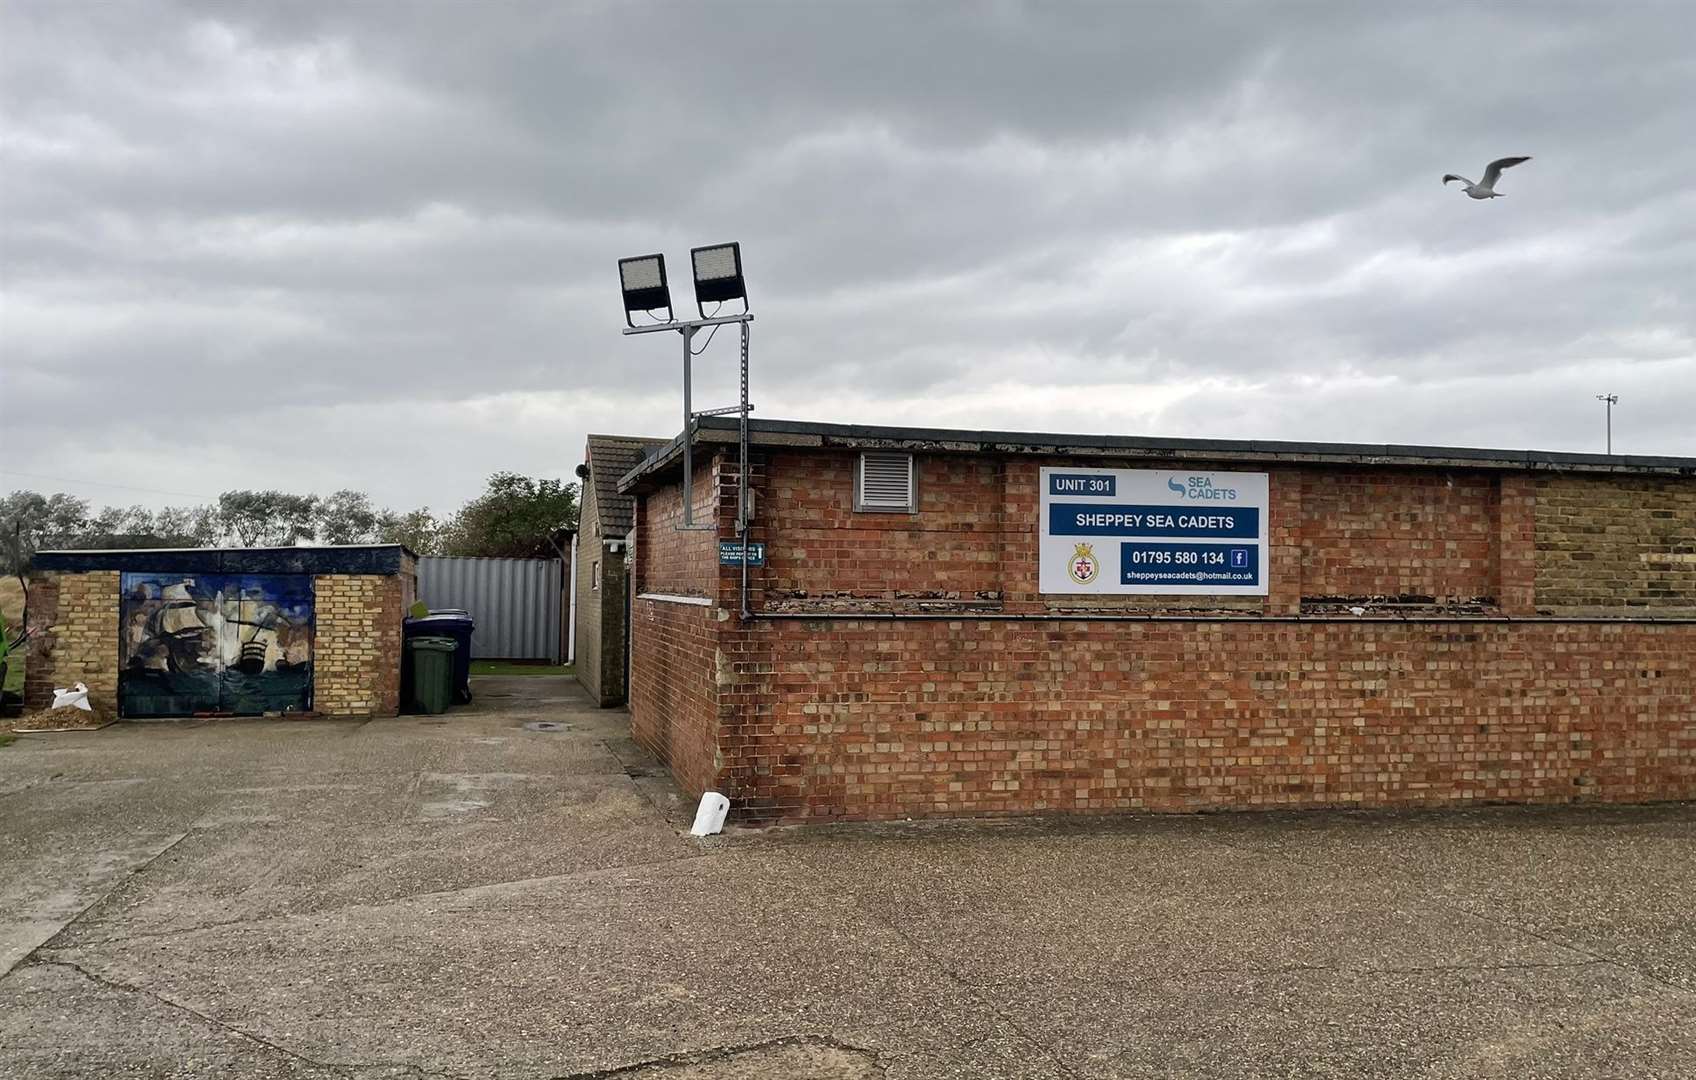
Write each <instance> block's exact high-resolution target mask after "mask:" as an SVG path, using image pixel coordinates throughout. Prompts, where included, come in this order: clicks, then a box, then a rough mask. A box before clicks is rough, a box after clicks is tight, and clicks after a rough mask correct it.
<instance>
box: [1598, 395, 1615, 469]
mask: <svg viewBox="0 0 1696 1080" xmlns="http://www.w3.org/2000/svg"><path fill="white" fill-rule="evenodd" d="M1596 400H1597V401H1605V402H1607V405H1608V453H1609V454H1610V455H1611V454H1612V453H1613V452H1614V406H1615V405H1618V404H1619V395H1618V394H1597V395H1596Z"/></svg>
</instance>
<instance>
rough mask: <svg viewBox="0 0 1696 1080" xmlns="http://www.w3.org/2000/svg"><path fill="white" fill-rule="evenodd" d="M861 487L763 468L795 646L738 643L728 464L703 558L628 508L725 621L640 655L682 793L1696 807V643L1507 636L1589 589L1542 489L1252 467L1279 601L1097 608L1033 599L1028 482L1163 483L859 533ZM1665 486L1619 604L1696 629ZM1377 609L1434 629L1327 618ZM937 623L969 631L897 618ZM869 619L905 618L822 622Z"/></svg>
mask: <svg viewBox="0 0 1696 1080" xmlns="http://www.w3.org/2000/svg"><path fill="white" fill-rule="evenodd" d="M856 459H857V454H856V453H855V452H852V451H834V452H833V451H823V452H818V451H815V452H806V451H788V450H780V451H768V452H767V454H758V453H757V454H756V456H755V459H754V465H755V468H754V471H753V475H754V478H755V486H756V489H757V498H756V501H755V506H756V512H755V516H754V518H753V522H752V532H751V538H752V539H753V540H756V541H765V542H766V543H767V544H768V545H769V550H768V562H769V565H768V566H767V567H765V568H758V569H754V570H752V571H751V573H750V575H749V577H750V583H751V585H752V591H751V607H752V609H753V610H754V611H755V612H757V613H761V612H763V613H766V614H768V615H770V614H781V615H784V617H783V618H777V619H756V620H753V621H750V622H746V623H744V622H742V621H740V620H739V619H738V618H737V608H738V603H737V586H738V584H739V573H738V572H737V571H736V570H735V569H734V568H726V567H718V566H717V556H716V551H715V546H716V543H717V540H718V538H719V537H723V538H724V539H730V538H732V537H733V536H734V528H733V523H734V508H735V498H734V493H735V468H734V461H733V459H732V458H731V457H729V456H727V455H722V454H721V455H720V456H719V458H718V459H717V461H716V463H715V464H713V465H711V466H704V467H703V469H702V470H701V471H698V473H697V477H698V479H699V480H700V487H699V489H698V492H697V500H698V502H697V506H698V513H697V516H698V519H699V520H701V521H711V520H715V519H716V520H717V522H718V526H719V528H718V534H717V535H716V536H714V535H712V534H708V533H678V532H676V531H675V529H674V528H673V526H674V524H675V522H676V520H677V518H678V495H677V489H676V488H675V487H671V488H667V489H662V490H660V491H659V492H657V493H655V494H653V495H650V496H648V497H647V499H646V500H644V501H643V502H641V503H639V504H638V529H639V534H640V538H639V541H638V544H639V546H638V553H637V558H638V573H639V574H640V575H642V579H641V588H642V589H643V590H644V591H650V592H670V593H678V594H684V595H694V596H705V597H711V598H713V600H714V606H713V607H711V608H706V607H695V606H687V605H675V604H671V605H666V604H661V603H658V602H651V601H650V602H643V601H638V604H637V617H636V620H635V628H634V633H635V643H636V662H635V668H636V671H635V674H634V676H633V683H634V684H635V685H634V686H633V692H632V700H631V712H632V723H633V726H634V727H635V729H636V732H637V738H638V739H639V740H641V741H642V742H643V744H644V745H646V746H648V747H649V748H650V749H652V750H653V751H654V752H655V753H657V754H659V755H660V756H661V757H662V758H664V759H665V760H667V761H668V762H670V763H671V764H672V766H673V768H674V770H675V772H676V773H677V776H678V779H679V781H680V783H681V784H682V785H683V786H684V787H685V788H686V789H688V790H690V791H691V792H699V791H700V790H703V789H705V788H708V787H716V788H717V789H718V790H721V791H725V792H726V793H728V794H731V795H732V796H733V797H734V798H735V799H736V801H737V804H738V807H739V808H740V810H741V812H743V813H745V814H748V815H749V816H751V817H755V818H764V819H816V818H822V817H840V816H847V817H905V816H922V815H937V814H962V813H1014V812H1019V813H1023V812H1043V811H1059V810H1064V811H1103V810H1116V809H1136V808H1143V809H1157V810H1187V809H1198V808H1227V807H1244V806H1268V805H1283V806H1324V805H1371V806H1386V805H1434V804H1452V803H1467V802H1479V801H1513V802H1536V801H1545V802H1547V801H1564V800H1570V799H1597V800H1620V801H1625V800H1651V799H1675V798H1686V799H1687V798H1696V670H1693V660H1692V657H1693V656H1696V625H1693V624H1688V623H1685V624H1679V623H1662V624H1649V623H1644V622H1627V621H1623V620H1622V621H1620V622H1617V623H1611V624H1610V623H1596V622H1578V621H1569V622H1559V621H1541V622H1538V621H1533V622H1505V621H1501V620H1500V618H1499V616H1504V615H1505V616H1513V617H1522V616H1531V617H1534V616H1536V615H1537V613H1538V612H1539V611H1540V610H1543V609H1542V608H1541V607H1540V606H1539V604H1538V601H1539V599H1540V592H1541V590H1542V588H1543V583H1544V582H1545V581H1546V580H1552V579H1553V578H1554V576H1555V575H1556V574H1557V573H1559V574H1569V573H1571V572H1572V571H1571V570H1570V569H1569V568H1570V567H1572V566H1576V565H1578V564H1579V563H1581V562H1583V560H1582V559H1578V558H1575V557H1570V556H1568V555H1567V554H1566V552H1567V551H1568V550H1569V548H1565V547H1560V548H1557V547H1554V546H1552V545H1551V543H1550V540H1551V533H1550V529H1551V524H1550V523H1551V522H1552V523H1554V525H1556V526H1563V527H1564V525H1565V523H1566V522H1567V520H1568V518H1569V517H1571V516H1572V515H1571V514H1570V513H1569V512H1568V511H1566V510H1565V509H1559V510H1553V511H1545V510H1540V508H1539V503H1538V499H1539V496H1540V492H1541V491H1542V490H1544V489H1547V488H1548V487H1549V484H1548V482H1547V481H1546V480H1539V479H1538V478H1534V477H1532V476H1531V475H1529V474H1514V473H1496V472H1484V471H1478V472H1443V471H1431V472H1422V471H1419V470H1412V469H1389V468H1384V469H1369V468H1336V467H1320V466H1312V467H1308V466H1291V467H1284V468H1278V469H1271V470H1269V471H1270V472H1271V474H1272V475H1271V498H1272V508H1271V522H1270V539H1271V548H1272V550H1271V585H1270V588H1271V592H1270V595H1269V596H1267V597H1265V598H1259V597H1248V598H1217V597H1118V598H1100V599H1095V600H1089V599H1086V598H1076V597H1062V596H1042V595H1040V594H1039V593H1038V591H1037V565H1036V562H1037V531H1036V522H1037V506H1038V480H1039V472H1038V470H1039V469H1040V467H1041V466H1043V465H1058V466H1065V465H1099V466H1113V465H1129V466H1132V467H1146V468H1157V467H1159V466H1160V463H1158V462H1115V461H1107V460H1102V459H1073V460H1067V459H1047V458H1043V459H1038V458H1023V459H1019V458H1002V459H997V458H995V457H993V456H950V455H939V454H921V455H919V457H918V459H917V461H918V469H919V496H920V512H919V513H918V514H917V515H888V514H859V513H855V512H854V510H853V471H852V470H853V467H854V463H855V461H856ZM1186 467H1191V466H1186ZM1193 467H1194V468H1201V467H1202V466H1200V465H1195V466H1193ZM1221 467H1228V466H1221ZM709 475H710V478H711V479H710V480H709V479H708V476H709ZM1599 482H1605V480H1604V481H1599ZM1680 483H1682V484H1683V486H1682V487H1679V486H1678V485H1679V484H1680ZM1667 484H1668V485H1671V487H1670V488H1665V490H1671V491H1673V492H1674V493H1675V494H1676V496H1677V498H1674V499H1671V501H1665V500H1663V501H1665V505H1664V506H1663V505H1662V504H1661V503H1660V502H1656V501H1655V499H1653V498H1651V499H1649V500H1648V502H1646V503H1645V504H1644V505H1643V506H1640V507H1637V508H1636V510H1635V511H1633V512H1634V513H1637V514H1638V516H1639V517H1641V518H1642V520H1643V522H1644V524H1643V525H1642V527H1641V528H1638V529H1636V531H1635V532H1633V533H1632V534H1631V540H1630V542H1631V544H1634V545H1636V546H1635V547H1632V548H1631V550H1630V553H1629V554H1630V557H1631V559H1636V560H1638V561H1642V555H1641V551H1642V550H1647V548H1645V546H1644V545H1649V547H1653V548H1654V552H1652V554H1654V555H1655V557H1656V558H1661V559H1662V560H1663V561H1665V562H1667V563H1668V565H1670V566H1672V567H1674V570H1673V571H1664V570H1662V569H1660V568H1659V565H1660V564H1659V563H1657V564H1655V566H1654V567H1651V571H1652V572H1650V571H1646V572H1644V573H1643V574H1640V575H1638V577H1637V578H1633V579H1631V580H1632V581H1633V582H1640V583H1641V590H1640V591H1641V592H1643V594H1644V595H1651V594H1650V593H1649V590H1651V589H1655V590H1666V589H1669V588H1670V589H1672V591H1673V592H1675V593H1678V596H1675V597H1673V599H1672V600H1671V601H1665V603H1667V604H1668V605H1669V606H1672V605H1673V603H1674V602H1675V601H1678V600H1679V598H1680V597H1682V602H1683V603H1686V604H1692V605H1696V595H1687V594H1689V593H1691V592H1692V590H1691V589H1690V588H1689V587H1687V586H1685V585H1684V584H1683V581H1684V579H1683V578H1679V577H1676V576H1675V575H1676V574H1678V573H1681V572H1682V567H1683V566H1684V564H1685V562H1687V561H1689V560H1688V559H1687V557H1686V556H1684V555H1683V554H1681V553H1682V552H1683V551H1684V548H1682V547H1679V546H1678V545H1677V544H1673V545H1672V546H1670V547H1668V546H1667V545H1666V544H1665V543H1663V542H1662V540H1663V534H1665V535H1666V536H1671V535H1673V532H1677V531H1678V530H1677V529H1673V532H1668V529H1669V528H1671V526H1668V525H1666V523H1665V516H1664V511H1665V510H1666V509H1667V508H1668V507H1670V508H1671V510H1672V513H1673V514H1674V516H1675V517H1676V518H1677V520H1678V521H1679V522H1682V523H1683V525H1682V526H1681V527H1682V528H1683V533H1682V534H1681V535H1684V536H1686V537H1688V536H1690V535H1696V521H1692V520H1690V519H1689V514H1688V513H1687V512H1686V511H1685V509H1684V508H1685V505H1686V504H1685V503H1684V502H1682V501H1680V500H1683V499H1685V497H1686V494H1687V492H1688V489H1689V488H1690V486H1691V485H1690V484H1689V482H1688V481H1682V482H1679V481H1667ZM1663 487H1664V486H1663ZM1663 487H1656V488H1655V492H1659V493H1663V494H1664V491H1663ZM1634 490H1635V489H1634ZM1652 494H1653V492H1652ZM1657 497H1658V496H1657ZM1616 501H1618V500H1616ZM1637 501H1639V502H1641V501H1643V500H1641V499H1639V500H1637ZM1611 512H1613V513H1615V514H1616V515H1617V514H1619V513H1625V512H1626V511H1625V509H1622V508H1616V509H1615V510H1614V511H1611ZM1657 515H1660V516H1657ZM1680 515H1682V516H1680ZM1580 525H1583V526H1584V527H1586V528H1587V527H1588V525H1587V523H1584V522H1580ZM1561 535H1563V536H1564V535H1566V534H1561ZM1645 537H1647V539H1645ZM1656 545H1660V546H1659V547H1656ZM1663 548H1664V549H1665V553H1664V554H1663V553H1662V549H1663ZM1551 551H1554V552H1555V553H1556V554H1555V555H1551V554H1550V552H1551ZM1557 558H1558V559H1559V560H1561V561H1559V562H1556V561H1555V560H1556V559H1557ZM1601 561H1602V562H1604V563H1605V564H1606V565H1608V566H1610V567H1616V566H1627V565H1632V564H1631V563H1630V560H1627V559H1625V558H1624V557H1623V556H1621V557H1620V558H1613V559H1612V560H1611V561H1609V558H1608V557H1605V556H1604V557H1603V558H1602V560H1601ZM1551 567H1554V569H1551ZM1657 575H1658V576H1657ZM1668 582H1672V585H1670V586H1669V585H1668V584H1667V583H1668ZM1602 592H1604V593H1605V592H1606V590H1605V589H1604V590H1602ZM1598 595H1600V594H1598ZM1634 595H1635V594H1634ZM1652 595H1654V596H1655V597H1657V598H1658V597H1659V596H1660V595H1661V594H1660V593H1654V594H1652ZM1382 596H1390V597H1397V598H1400V599H1403V600H1407V599H1408V598H1410V597H1431V598H1432V599H1433V601H1434V602H1433V603H1431V604H1428V605H1423V606H1422V605H1418V604H1413V605H1410V606H1405V607H1403V608H1401V609H1399V615H1398V617H1397V618H1396V619H1395V620H1394V621H1390V620H1374V619H1372V618H1368V619H1364V620H1362V619H1356V618H1354V617H1353V616H1351V615H1346V614H1345V615H1342V617H1341V620H1340V621H1338V619H1336V618H1335V616H1337V615H1338V613H1341V612H1345V611H1346V608H1347V606H1348V605H1347V604H1346V603H1339V601H1338V598H1340V597H1382ZM939 610H941V611H954V612H955V613H957V614H959V615H961V616H962V617H961V618H959V619H954V620H950V619H948V618H941V619H937V618H927V619H915V618H907V617H901V616H910V615H913V614H915V613H918V612H930V613H935V612H937V611H939ZM869 613H883V614H887V615H892V616H897V617H896V618H891V619H886V620H875V619H865V618H831V619H827V618H822V617H817V616H822V615H826V614H834V615H838V616H841V615H844V614H849V615H863V614H869ZM989 613H997V614H1002V615H1011V614H1022V615H1030V616H1037V618H1036V619H1033V620H1031V621H1012V620H990V619H972V618H970V616H971V615H972V614H989ZM1079 613H1082V614H1087V615H1090V616H1092V618H1091V619H1090V620H1089V621H1082V620H1077V619H1056V618H1054V616H1057V615H1076V614H1079ZM1098 613H1099V614H1101V615H1112V614H1119V615H1125V616H1148V615H1153V616H1159V615H1166V616H1174V615H1175V616H1182V617H1183V618H1184V620H1185V621H1170V622H1151V621H1119V622H1114V621H1110V620H1108V619H1103V618H1094V617H1093V616H1095V615H1096V614H1098ZM1620 614H1622V615H1629V614H1630V611H1629V610H1625V609H1623V608H1622V610H1621V611H1620ZM1257 615H1266V616H1281V617H1284V618H1285V619H1288V618H1289V617H1292V616H1295V617H1300V618H1301V619H1302V621H1299V622H1294V621H1270V620H1266V621H1262V620H1260V619H1257V618H1255V616H1257ZM1327 615H1330V616H1332V618H1330V619H1327ZM807 616H814V617H813V618H808V617H807ZM1404 618H1405V619H1406V620H1407V621H1402V620H1403V619H1404Z"/></svg>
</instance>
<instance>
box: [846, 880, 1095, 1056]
mask: <svg viewBox="0 0 1696 1080" xmlns="http://www.w3.org/2000/svg"><path fill="white" fill-rule="evenodd" d="M853 903H854V906H855V907H857V908H859V909H860V911H861V912H863V913H864V914H865V916H866V917H867V918H869V919H871V920H872V921H874V922H878V923H881V924H883V926H884V927H885V928H886V929H887V930H889V932H890V933H892V934H894V935H895V936H896V937H898V938H900V939H901V940H902V941H903V942H905V943H906V945H907V948H909V949H911V950H912V951H913V952H914V953H915V954H917V955H919V956H922V957H924V958H925V959H926V960H929V961H930V962H931V964H932V965H933V966H934V967H935V968H936V969H937V970H938V971H940V972H942V974H943V975H945V976H947V977H948V979H949V980H950V981H952V982H953V983H954V985H956V986H958V987H959V988H960V989H962V990H964V991H965V992H966V995H967V996H968V997H970V998H971V999H972V1000H973V1001H976V1002H977V1003H978V1005H979V1007H980V1008H982V1009H983V1010H984V1011H985V1012H987V1013H989V1014H990V1015H991V1016H993V1017H995V1018H996V1019H997V1020H999V1021H1001V1023H1003V1024H1005V1025H1007V1027H1008V1029H1009V1030H1011V1031H1012V1032H1014V1033H1015V1034H1016V1035H1018V1036H1019V1038H1021V1039H1023V1040H1025V1042H1027V1043H1029V1044H1030V1045H1032V1046H1034V1047H1036V1048H1037V1050H1038V1051H1040V1052H1041V1053H1042V1054H1043V1056H1045V1057H1047V1058H1048V1060H1049V1061H1051V1062H1053V1063H1054V1067H1055V1068H1056V1069H1058V1070H1060V1072H1061V1073H1063V1074H1064V1075H1066V1076H1070V1077H1073V1078H1074V1080H1082V1077H1083V1074H1082V1073H1080V1072H1078V1071H1077V1070H1076V1069H1074V1068H1072V1067H1071V1066H1070V1065H1068V1064H1066V1062H1065V1061H1064V1060H1063V1059H1062V1058H1061V1057H1060V1055H1059V1054H1058V1053H1057V1052H1056V1051H1055V1049H1054V1048H1053V1047H1051V1046H1049V1045H1048V1044H1047V1043H1045V1042H1043V1041H1042V1040H1041V1039H1038V1038H1036V1037H1035V1036H1034V1035H1032V1034H1031V1033H1030V1032H1028V1031H1026V1030H1025V1029H1024V1028H1023V1027H1021V1026H1020V1025H1019V1023H1018V1022H1017V1021H1016V1020H1014V1019H1013V1018H1012V1017H1011V1016H1009V1015H1008V1014H1007V1012H1006V1010H1004V1009H1003V1008H1002V1007H1001V1006H1000V1005H999V1004H997V1003H996V1002H995V1001H994V1000H993V999H992V998H989V997H987V996H985V995H984V994H983V993H981V992H980V991H979V990H978V988H977V987H976V986H974V985H973V984H972V983H971V982H970V981H968V980H967V979H966V977H965V976H964V975H962V974H961V973H960V972H958V971H955V970H954V969H953V968H951V967H949V966H948V965H947V964H945V963H943V961H942V959H941V957H939V956H937V955H936V954H935V953H934V952H932V951H931V950H930V949H927V948H926V947H925V946H924V945H923V944H922V943H920V942H919V940H918V939H917V938H915V937H913V936H911V935H910V934H908V933H907V932H906V931H905V930H903V929H902V928H901V926H900V924H898V923H897V922H896V921H895V919H894V918H893V917H892V916H890V915H886V914H883V913H882V912H879V911H877V910H875V909H873V908H872V907H871V906H870V905H869V904H868V902H867V900H866V898H864V896H863V895H860V894H856V895H855V896H854V900H853Z"/></svg>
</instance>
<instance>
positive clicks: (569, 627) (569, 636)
mask: <svg viewBox="0 0 1696 1080" xmlns="http://www.w3.org/2000/svg"><path fill="white" fill-rule="evenodd" d="M565 576H566V577H567V578H569V579H570V580H571V588H570V590H569V593H568V595H569V596H570V598H571V599H570V600H569V601H568V602H567V604H566V608H567V612H566V617H565V662H566V663H568V664H575V663H577V534H576V533H572V534H571V565H570V566H567V567H566V568H565Z"/></svg>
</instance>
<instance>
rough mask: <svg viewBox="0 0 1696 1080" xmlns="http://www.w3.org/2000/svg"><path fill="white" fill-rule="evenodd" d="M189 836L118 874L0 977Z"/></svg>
mask: <svg viewBox="0 0 1696 1080" xmlns="http://www.w3.org/2000/svg"><path fill="white" fill-rule="evenodd" d="M190 828H191V829H192V828H193V826H192V825H191V826H190ZM188 836H189V834H188V833H186V832H182V833H178V834H177V835H176V837H175V838H174V839H172V840H171V842H170V843H168V844H166V845H165V846H164V847H162V848H160V849H159V850H158V851H156V852H154V853H153V854H152V855H151V856H150V857H149V858H148V859H147V860H146V861H144V862H142V863H140V864H139V865H137V866H133V867H131V868H130V869H129V871H128V872H126V873H123V874H120V875H119V876H118V878H117V879H116V880H114V881H113V882H112V884H111V886H110V887H108V888H107V889H105V890H104V891H103V892H101V894H100V895H99V896H96V897H95V898H94V899H93V900H90V901H89V902H88V903H86V904H84V905H83V906H82V907H81V909H79V910H78V911H77V913H76V914H74V915H72V916H71V917H70V918H68V919H66V920H65V921H64V922H63V923H61V924H60V925H59V929H57V930H55V931H53V932H52V933H51V934H49V935H48V936H47V937H46V938H45V939H44V940H43V941H42V942H41V944H39V945H37V946H36V947H35V948H33V949H31V950H30V951H29V952H26V953H24V954H23V955H22V956H20V957H18V959H17V960H16V961H14V962H13V963H12V965H11V966H10V967H8V968H7V969H6V970H5V971H0V979H4V978H5V977H6V976H7V975H10V974H11V973H12V972H14V971H16V970H17V969H18V968H20V967H23V966H24V965H25V964H27V963H29V962H30V960H31V959H33V958H34V957H35V956H36V955H37V954H38V953H40V952H41V951H42V950H43V949H47V948H50V947H51V946H52V945H53V943H54V942H55V941H58V940H59V937H60V936H61V935H62V934H64V932H65V931H66V930H69V929H70V928H71V927H73V926H75V925H76V923H77V921H78V920H79V919H81V918H82V917H83V916H84V915H87V914H88V913H89V912H90V911H93V910H94V909H95V908H97V907H99V906H100V905H101V904H103V903H105V902H106V899H107V897H109V896H111V895H112V894H113V893H115V892H117V891H118V890H119V889H121V888H123V887H124V885H126V884H128V882H129V881H130V879H131V878H133V877H135V876H136V875H137V874H139V873H142V872H143V871H145V870H146V869H147V868H148V867H150V866H152V865H153V864H154V863H156V862H158V861H159V860H160V859H163V858H164V857H165V856H166V855H168V854H170V852H171V849H173V848H175V847H176V846H177V845H178V844H180V843H182V842H183V841H184V840H186V839H188Z"/></svg>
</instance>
